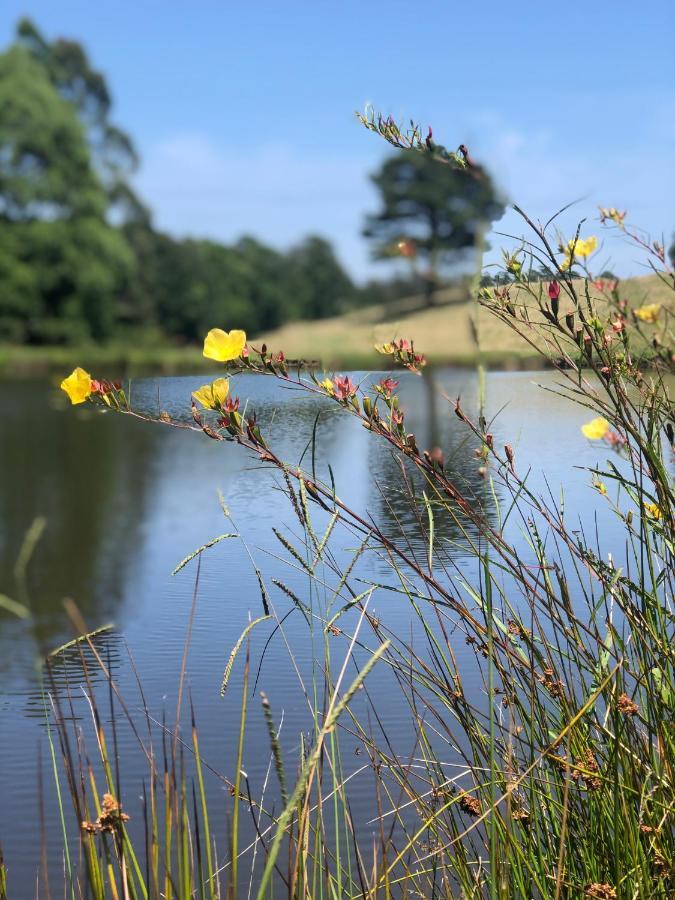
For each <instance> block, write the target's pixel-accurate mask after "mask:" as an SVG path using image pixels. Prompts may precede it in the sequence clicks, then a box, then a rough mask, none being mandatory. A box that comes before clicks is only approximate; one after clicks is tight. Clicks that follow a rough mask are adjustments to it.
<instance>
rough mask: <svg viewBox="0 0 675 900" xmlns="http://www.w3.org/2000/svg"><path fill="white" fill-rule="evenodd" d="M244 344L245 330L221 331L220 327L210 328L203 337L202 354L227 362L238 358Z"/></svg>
mask: <svg viewBox="0 0 675 900" xmlns="http://www.w3.org/2000/svg"><path fill="white" fill-rule="evenodd" d="M245 346H246V332H245V331H237V330H236V329H235V330H233V331H230V332H227V331H223V330H222V328H212V329H211V331H209V333H208V334H207V335H206V337H205V338H204V356H206V357H207V358H208V359H215V360H217V361H218V362H228V361H229V360H231V359H238V358H239V357H240V356H241V354H242V353H243V350H244V347H245Z"/></svg>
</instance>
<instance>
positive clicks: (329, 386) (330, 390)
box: [320, 378, 334, 394]
mask: <svg viewBox="0 0 675 900" xmlns="http://www.w3.org/2000/svg"><path fill="white" fill-rule="evenodd" d="M320 384H321V387H322V388H323V389H324V390H325V391H328V393H329V394H332V393H333V388H334V385H333V382H332V381H331V380H330V378H324V380H323V381H322V382H320Z"/></svg>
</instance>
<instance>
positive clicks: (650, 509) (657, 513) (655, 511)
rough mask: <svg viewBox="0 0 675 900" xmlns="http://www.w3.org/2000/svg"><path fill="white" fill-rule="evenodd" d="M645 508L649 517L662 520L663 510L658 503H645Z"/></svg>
mask: <svg viewBox="0 0 675 900" xmlns="http://www.w3.org/2000/svg"><path fill="white" fill-rule="evenodd" d="M644 508H645V511H646V513H647V515H648V516H651V518H652V519H660V518H661V509H660V508H659V506H657V504H656V503H645V504H644Z"/></svg>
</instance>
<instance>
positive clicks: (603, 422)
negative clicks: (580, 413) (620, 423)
mask: <svg viewBox="0 0 675 900" xmlns="http://www.w3.org/2000/svg"><path fill="white" fill-rule="evenodd" d="M581 430H582V432H583V434H584V437H587V438H588V440H589V441H601V440H602V439H603V438H604V437H605V435H606V434H607V432H608V431H609V422H608V421H607V419H603V417H602V416H598V418H597V419H591V421H590V422H586V424H585V425H582V426H581Z"/></svg>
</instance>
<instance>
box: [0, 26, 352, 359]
mask: <svg viewBox="0 0 675 900" xmlns="http://www.w3.org/2000/svg"><path fill="white" fill-rule="evenodd" d="M112 112H113V102H112V96H111V93H110V90H109V88H108V85H107V83H106V80H105V78H104V76H103V75H102V74H101V73H100V72H99V71H98V70H97V69H96V68H95V67H94V65H93V64H92V62H91V61H90V59H89V57H88V55H87V53H86V51H85V49H84V48H83V47H82V46H81V45H80V44H79V43H77V42H76V41H72V40H66V39H64V38H57V39H56V40H53V41H50V40H47V39H46V38H45V37H44V36H43V35H42V33H41V32H40V30H39V29H38V28H37V26H36V25H35V24H34V23H33V22H31V21H30V20H28V19H22V20H21V21H20V22H19V24H18V26H17V32H16V39H15V41H14V43H13V44H12V45H11V46H10V47H9V48H8V49H7V50H6V51H5V52H4V53H2V54H0V341H10V342H32V343H64V342H79V341H85V340H92V339H93V340H96V341H103V340H107V339H109V338H113V337H115V336H119V335H124V334H126V333H128V331H129V329H132V330H137V331H139V330H144V329H145V330H146V331H148V332H149V333H152V334H153V335H154V334H157V333H161V334H163V335H165V336H167V337H169V338H171V339H174V340H176V341H193V340H199V339H200V338H201V337H202V335H203V334H204V332H205V331H206V330H208V329H209V328H211V327H213V326H214V324H222V325H234V326H236V327H241V328H245V329H246V330H247V331H249V332H250V333H252V334H255V333H256V332H260V331H263V330H266V329H270V328H274V327H276V326H277V325H280V324H281V323H282V322H283V321H286V320H288V319H291V318H309V319H311V318H318V317H323V316H330V315H336V314H338V313H339V312H341V311H342V310H343V309H344V308H345V307H346V306H347V305H349V304H350V303H353V302H355V298H356V295H357V294H358V291H357V289H356V288H355V286H354V285H353V283H352V281H351V279H350V278H349V276H348V275H347V273H346V272H345V271H344V269H343V268H342V266H341V265H340V263H339V262H338V260H337V258H336V257H335V254H334V252H333V248H332V247H331V245H330V244H329V243H328V242H327V241H326V240H324V239H323V238H321V237H318V236H316V235H313V236H311V237H308V238H307V239H306V240H304V241H302V242H301V243H299V244H298V245H297V246H295V247H291V248H290V249H289V250H288V251H287V252H280V251H278V250H275V249H272V248H270V247H267V246H265V245H264V244H263V243H261V242H260V241H258V240H256V239H255V238H252V237H243V238H241V239H240V240H239V241H237V243H235V244H234V245H233V246H224V245H223V244H220V243H218V242H216V241H211V240H195V239H183V240H178V239H176V238H174V237H171V236H170V235H167V234H163V233H162V232H160V231H158V230H157V229H155V228H154V226H153V223H152V217H151V215H150V212H149V211H148V209H147V208H146V207H145V205H144V204H143V202H142V201H141V200H140V199H139V198H138V196H137V195H136V193H135V190H134V188H133V184H132V178H133V174H134V172H135V170H136V167H137V165H138V162H139V160H138V154H137V152H136V149H135V147H134V145H133V141H132V140H131V138H130V136H129V135H128V134H127V133H126V132H125V131H123V130H122V129H121V128H119V127H118V126H117V125H116V124H115V123H114V122H113V120H112Z"/></svg>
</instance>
